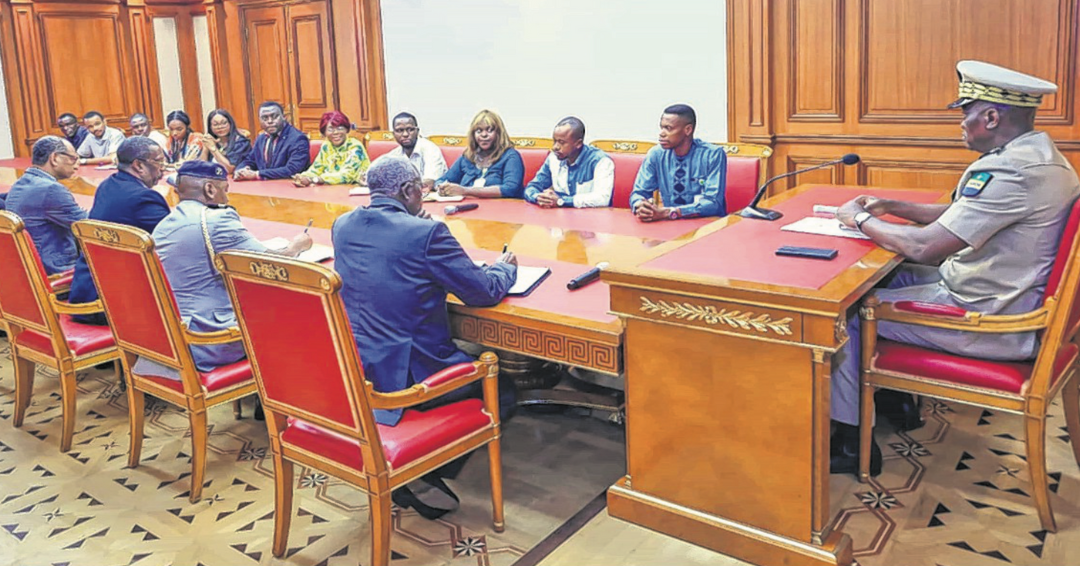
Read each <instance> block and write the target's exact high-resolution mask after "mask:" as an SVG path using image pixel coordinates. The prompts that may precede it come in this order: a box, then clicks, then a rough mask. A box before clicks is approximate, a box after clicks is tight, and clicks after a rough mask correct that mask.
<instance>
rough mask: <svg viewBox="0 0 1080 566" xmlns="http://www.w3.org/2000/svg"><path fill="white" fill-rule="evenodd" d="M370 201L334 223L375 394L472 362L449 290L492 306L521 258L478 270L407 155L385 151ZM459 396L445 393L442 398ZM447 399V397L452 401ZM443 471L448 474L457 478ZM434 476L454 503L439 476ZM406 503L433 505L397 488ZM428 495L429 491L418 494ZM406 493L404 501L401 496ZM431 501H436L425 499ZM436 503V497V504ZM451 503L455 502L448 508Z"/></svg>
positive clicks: (370, 177) (386, 415) (387, 416)
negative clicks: (432, 208)
mask: <svg viewBox="0 0 1080 566" xmlns="http://www.w3.org/2000/svg"><path fill="white" fill-rule="evenodd" d="M367 182H368V186H369V187H370V188H371V206H369V207H367V208H357V209H355V210H353V211H352V212H349V213H348V214H345V215H344V216H342V217H341V218H338V220H337V222H335V223H334V228H333V232H332V236H333V239H334V258H335V259H334V269H336V270H337V271H338V273H340V274H341V279H342V281H344V286H343V287H342V292H341V296H342V299H343V300H344V302H345V310H346V311H347V312H348V314H349V322H350V323H351V325H352V331H353V336H354V337H355V339H356V347H357V350H358V351H359V353H360V359H361V361H362V363H363V366H364V374H365V377H366V378H367V379H368V380H369V381H371V382H372V383H373V384H374V386H375V390H376V391H380V392H384V393H389V392H393V391H400V390H402V389H407V388H409V387H411V386H412V385H413V384H415V383H419V382H421V381H423V380H424V379H427V378H428V377H430V376H431V375H432V374H434V373H436V372H438V371H439V370H442V369H444V368H446V367H449V366H451V365H454V364H459V363H464V362H471V361H473V358H472V357H471V356H469V355H468V354H466V353H465V352H462V351H461V350H459V349H458V347H457V346H456V345H454V342H453V340H452V339H451V337H450V320H449V315H448V314H447V310H446V295H447V293H453V294H454V295H455V296H456V297H458V298H459V299H461V300H462V301H463V302H464V303H465V304H467V305H469V306H477V307H484V306H491V305H494V304H497V303H498V302H499V301H501V300H502V298H503V297H505V296H506V293H507V291H509V290H510V287H511V286H513V284H514V281H515V279H516V278H517V260H516V259H515V258H514V255H513V254H512V253H505V254H503V255H502V257H500V258H499V260H498V261H497V262H496V263H495V264H494V265H490V266H487V267H478V266H477V265H476V264H474V263H473V260H472V259H470V258H469V255H468V254H467V253H465V250H464V249H462V247H461V244H459V243H458V241H457V240H456V239H455V238H454V236H453V235H451V234H450V230H449V229H448V228H447V227H446V225H445V224H443V223H442V222H436V221H434V220H431V219H430V216H429V215H428V214H427V213H426V212H424V210H423V208H422V207H421V179H420V172H419V171H417V170H416V167H415V166H413V165H412V164H411V163H410V162H409V161H408V160H406V159H403V158H393V157H383V158H381V159H378V160H376V161H375V163H373V164H372V165H371V168H370V169H368V174H367ZM466 394H467V392H464V391H460V392H458V395H457V396H456V398H455V397H454V394H451V395H448V396H446V397H444V398H443V399H440V400H441V401H443V402H449V401H450V400H456V399H459V398H461V397H462V396H464V395H466ZM447 397H450V399H447ZM401 414H402V411H401V410H400V409H398V410H394V411H384V410H377V411H375V420H376V421H378V422H379V423H380V424H383V425H390V426H393V425H396V424H397V423H398V421H399V420H401ZM453 474H454V472H453V471H445V472H444V473H443V474H442V476H443V477H453ZM427 481H430V482H434V485H436V487H438V489H440V490H442V491H443V492H444V493H446V494H447V495H449V496H450V497H452V498H453V499H454V500H455V502H456V496H453V495H452V492H450V491H449V488H448V487H446V485H445V484H444V483H442V480H441V479H439V477H438V475H436V477H429V478H427ZM394 495H395V503H397V504H398V506H400V507H408V506H410V505H412V506H414V507H416V508H417V510H418V511H420V512H421V514H423V515H424V516H425V517H429V518H431V517H437V516H438V515H440V514H441V513H445V512H446V510H447V506H446V505H441V504H440V505H434V504H431V506H432V507H436V509H435V510H432V509H431V507H427V506H425V505H424V504H423V503H421V502H420V501H415V500H413V499H412V498H413V494H412V492H411V491H409V489H408V487H405V488H402V489H400V490H398V491H397V492H395V493H394ZM417 496H418V497H420V499H421V500H424V497H423V495H422V494H419V493H418V494H417ZM403 498H405V499H403ZM428 501H431V500H428ZM429 504H430V503H429ZM450 505H451V506H452V503H451V504H450Z"/></svg>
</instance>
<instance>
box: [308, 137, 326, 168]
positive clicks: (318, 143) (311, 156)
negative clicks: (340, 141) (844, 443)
mask: <svg viewBox="0 0 1080 566" xmlns="http://www.w3.org/2000/svg"><path fill="white" fill-rule="evenodd" d="M322 144H323V141H322V140H310V141H308V163H309V164H310V163H315V156H316V155H319V150H321V149H322Z"/></svg>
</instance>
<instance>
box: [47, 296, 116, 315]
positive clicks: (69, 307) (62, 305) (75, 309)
mask: <svg viewBox="0 0 1080 566" xmlns="http://www.w3.org/2000/svg"><path fill="white" fill-rule="evenodd" d="M49 300H50V301H52V306H53V310H55V311H56V312H57V313H59V314H94V313H99V312H104V311H105V307H104V306H103V305H102V304H101V299H98V300H96V301H94V302H92V303H79V304H77V305H73V304H71V303H69V302H67V301H61V300H60V299H57V298H56V295H49Z"/></svg>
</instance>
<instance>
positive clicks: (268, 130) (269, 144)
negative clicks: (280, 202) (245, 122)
mask: <svg viewBox="0 0 1080 566" xmlns="http://www.w3.org/2000/svg"><path fill="white" fill-rule="evenodd" d="M259 124H260V125H262V129H263V133H261V134H259V137H257V138H255V146H254V147H252V148H251V153H249V154H248V156H247V159H244V160H243V161H241V162H240V164H239V165H237V166H236V173H233V178H234V179H236V180H237V181H258V180H262V179H266V180H269V179H291V178H292V177H293V176H294V175H296V174H298V173H303V172H304V171H305V170H306V169H307V168H308V165H310V164H311V148H310V143H311V142H310V141H309V140H308V137H307V136H306V135H304V132H301V131H300V130H297V129H296V128H294V127H293V125H292V124H290V123H289V122H288V120H286V119H285V110H284V109H283V108H282V107H281V105H280V104H278V103H277V102H263V103H262V106H259Z"/></svg>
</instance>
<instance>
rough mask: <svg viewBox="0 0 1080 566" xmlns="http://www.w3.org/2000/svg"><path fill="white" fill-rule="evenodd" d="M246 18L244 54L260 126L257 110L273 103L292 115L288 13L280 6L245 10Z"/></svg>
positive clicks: (251, 102) (254, 113) (255, 117)
mask: <svg viewBox="0 0 1080 566" xmlns="http://www.w3.org/2000/svg"><path fill="white" fill-rule="evenodd" d="M241 13H242V14H243V19H244V32H245V33H244V36H245V50H244V51H245V54H246V57H244V60H245V62H246V64H247V77H248V89H249V91H248V92H249V97H248V99H249V105H250V108H251V116H252V117H253V122H255V123H256V124H258V115H259V113H258V107H259V105H260V104H262V103H263V102H265V101H267V100H271V101H274V102H277V103H278V104H281V105H282V106H284V107H285V109H286V113H287V114H289V109H290V107H291V103H292V99H291V97H290V92H289V65H288V62H289V59H288V54H287V53H286V49H287V43H286V37H285V32H286V22H285V10H284V8H281V7H271V8H246V9H244V10H243V11H242V12H241Z"/></svg>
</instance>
